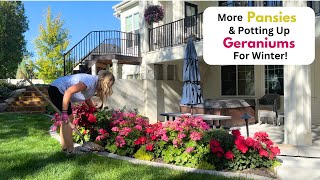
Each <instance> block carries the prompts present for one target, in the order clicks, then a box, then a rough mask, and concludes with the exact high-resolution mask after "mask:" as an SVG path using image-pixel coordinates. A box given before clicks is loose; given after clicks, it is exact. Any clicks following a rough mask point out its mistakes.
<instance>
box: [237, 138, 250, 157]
mask: <svg viewBox="0 0 320 180" xmlns="http://www.w3.org/2000/svg"><path fill="white" fill-rule="evenodd" d="M235 144H236V147H237V149H239V150H240V151H241V152H242V153H243V154H244V153H246V152H247V151H248V147H247V146H246V144H245V140H244V139H242V138H238V139H236V141H235Z"/></svg>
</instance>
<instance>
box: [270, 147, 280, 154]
mask: <svg viewBox="0 0 320 180" xmlns="http://www.w3.org/2000/svg"><path fill="white" fill-rule="evenodd" d="M271 152H272V153H273V154H274V155H279V154H280V149H279V148H278V147H272V148H271Z"/></svg>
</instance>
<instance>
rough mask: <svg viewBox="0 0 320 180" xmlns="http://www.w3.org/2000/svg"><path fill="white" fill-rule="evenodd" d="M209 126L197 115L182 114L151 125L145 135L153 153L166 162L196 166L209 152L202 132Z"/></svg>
mask: <svg viewBox="0 0 320 180" xmlns="http://www.w3.org/2000/svg"><path fill="white" fill-rule="evenodd" d="M209 128H210V127H209V126H208V125H207V123H205V122H204V121H203V120H202V119H201V118H199V117H196V118H194V117H188V116H184V117H181V118H178V119H176V120H175V121H167V122H165V123H164V124H163V125H162V124H161V123H158V124H155V125H152V126H151V128H150V129H147V136H148V137H149V138H150V139H151V143H152V144H153V146H154V155H155V157H156V158H159V157H161V158H162V159H163V161H164V162H166V163H173V164H177V165H184V166H187V167H197V166H198V165H199V163H201V161H203V160H204V157H205V155H206V154H207V153H209V152H210V151H209V146H208V143H205V142H204V141H203V135H204V132H205V131H207V130H208V129H209Z"/></svg>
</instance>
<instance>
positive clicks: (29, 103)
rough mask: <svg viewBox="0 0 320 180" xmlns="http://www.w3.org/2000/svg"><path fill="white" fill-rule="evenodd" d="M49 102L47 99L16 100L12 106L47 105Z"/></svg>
mask: <svg viewBox="0 0 320 180" xmlns="http://www.w3.org/2000/svg"><path fill="white" fill-rule="evenodd" d="M45 105H47V103H46V102H45V101H42V100H39V101H30V100H26V101H14V102H12V103H11V104H10V106H45Z"/></svg>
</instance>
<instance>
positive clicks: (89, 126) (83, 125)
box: [72, 103, 107, 143]
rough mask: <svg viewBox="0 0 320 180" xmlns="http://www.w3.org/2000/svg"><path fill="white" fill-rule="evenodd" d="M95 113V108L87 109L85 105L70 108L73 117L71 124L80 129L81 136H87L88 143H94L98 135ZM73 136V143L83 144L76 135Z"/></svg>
mask: <svg viewBox="0 0 320 180" xmlns="http://www.w3.org/2000/svg"><path fill="white" fill-rule="evenodd" d="M95 112H96V109H95V108H91V107H90V108H89V107H88V106H87V105H86V104H85V103H80V104H76V105H75V106H73V107H72V114H73V116H74V119H73V124H74V125H75V127H76V128H78V129H82V131H80V132H81V133H82V135H83V136H88V137H89V140H90V141H95V139H96V137H97V136H98V135H99V129H98V127H97V125H96V124H97V117H96V116H95V114H94V113H95ZM73 134H74V135H73V136H74V141H75V142H77V143H83V142H82V140H81V138H80V137H78V136H79V135H78V134H77V133H73ZM104 136H107V134H104Z"/></svg>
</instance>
